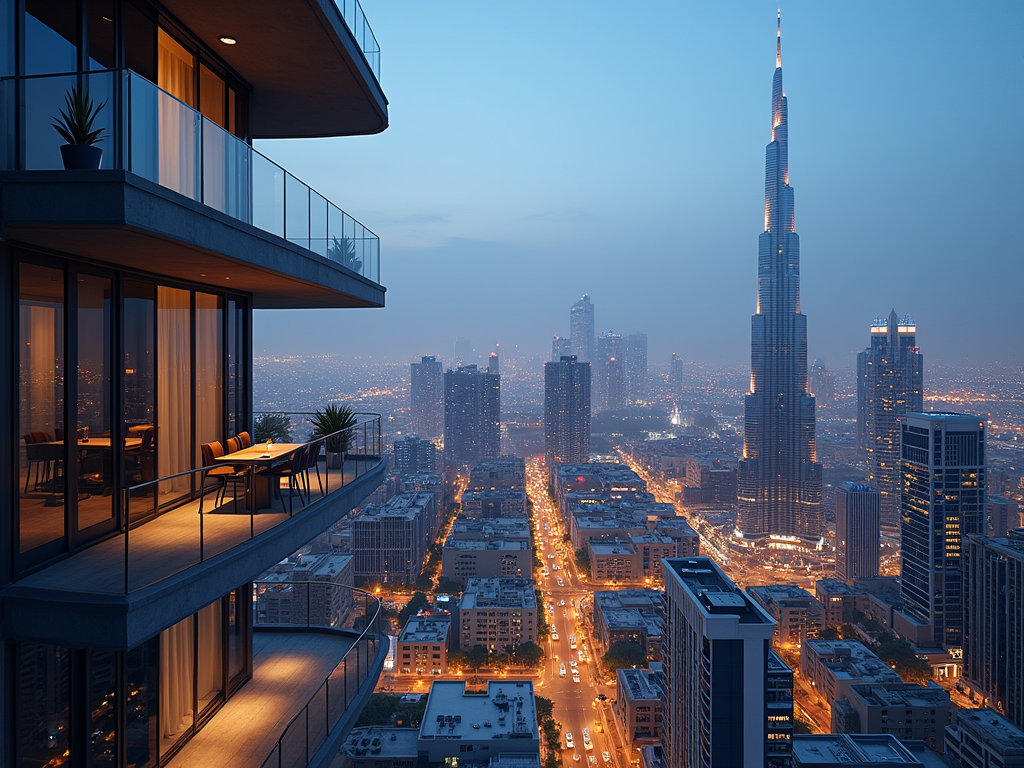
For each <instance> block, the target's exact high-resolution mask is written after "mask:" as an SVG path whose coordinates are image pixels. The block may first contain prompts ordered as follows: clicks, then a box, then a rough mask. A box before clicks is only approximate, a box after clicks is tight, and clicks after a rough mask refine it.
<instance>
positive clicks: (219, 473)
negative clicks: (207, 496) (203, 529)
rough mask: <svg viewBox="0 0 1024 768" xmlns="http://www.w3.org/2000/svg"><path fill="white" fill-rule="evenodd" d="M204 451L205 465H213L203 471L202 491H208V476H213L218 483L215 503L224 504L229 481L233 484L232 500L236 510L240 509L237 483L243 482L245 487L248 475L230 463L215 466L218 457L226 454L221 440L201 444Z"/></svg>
mask: <svg viewBox="0 0 1024 768" xmlns="http://www.w3.org/2000/svg"><path fill="white" fill-rule="evenodd" d="M201 448H202V451H203V466H204V467H213V469H208V470H206V471H205V472H204V473H203V484H202V488H201V489H200V493H206V481H207V479H208V478H211V477H212V478H213V479H214V480H216V481H217V483H218V494H217V498H216V499H215V500H214V503H215V504H218V505H219V504H222V503H223V502H224V497H225V496H226V495H227V489H228V483H231V484H232V486H233V487H232V491H231V496H232V499H231V500H232V502H233V503H234V507H235V511H236V512H237V511H238V490H237V484H238V483H239V482H241V483H242V486H243V488H244V487H245V483H246V480H247V477H248V475H247V474H246V473H244V472H239V471H238V470H237V469H236V468H235V467H233V466H232V465H230V464H223V465H218V466H214V465H215V464H217V457H218V456H223V455H224V446H223V445H221V444H220V442H219V441H218V442H213V443H203V445H202V446H201Z"/></svg>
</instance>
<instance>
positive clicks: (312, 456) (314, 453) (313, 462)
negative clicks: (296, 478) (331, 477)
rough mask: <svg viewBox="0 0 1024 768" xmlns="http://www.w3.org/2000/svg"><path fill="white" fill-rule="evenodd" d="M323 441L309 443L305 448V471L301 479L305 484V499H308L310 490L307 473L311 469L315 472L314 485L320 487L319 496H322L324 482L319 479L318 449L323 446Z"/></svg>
mask: <svg viewBox="0 0 1024 768" xmlns="http://www.w3.org/2000/svg"><path fill="white" fill-rule="evenodd" d="M323 444H324V443H323V441H322V440H318V441H316V442H314V443H310V444H309V445H308V446H306V451H307V455H306V469H305V471H304V472H303V473H302V477H303V479H304V480H305V483H306V498H307V499H308V498H309V497H310V494H311V492H312V489H311V488H310V479H309V471H310V470H311V469H315V470H316V484H317V485H319V486H320V495H321V496H323V495H324V481H323V480H322V479H321V477H320V449H321V447H322V446H323Z"/></svg>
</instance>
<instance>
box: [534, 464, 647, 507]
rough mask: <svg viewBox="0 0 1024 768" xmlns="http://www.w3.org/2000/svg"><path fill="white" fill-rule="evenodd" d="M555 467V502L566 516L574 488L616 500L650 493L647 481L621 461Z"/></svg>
mask: <svg viewBox="0 0 1024 768" xmlns="http://www.w3.org/2000/svg"><path fill="white" fill-rule="evenodd" d="M551 470H552V473H553V478H552V487H553V488H554V492H555V493H554V495H555V503H556V504H557V505H558V511H559V512H560V513H561V514H562V516H563V517H566V518H567V517H568V515H567V514H566V505H565V497H566V494H568V493H570V492H572V491H591V492H600V493H602V494H605V495H606V496H607V497H608V498H609V499H612V500H616V499H629V498H635V496H636V494H638V493H647V483H646V481H644V480H643V479H642V478H641V477H640V476H639V475H638V474H637V473H636V472H634V471H633V470H632V469H630V468H629V467H627V466H626V465H625V464H619V463H618V462H597V461H595V462H589V463H587V464H556V465H555V466H554V467H552V468H551Z"/></svg>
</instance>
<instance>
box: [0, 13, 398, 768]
mask: <svg viewBox="0 0 1024 768" xmlns="http://www.w3.org/2000/svg"><path fill="white" fill-rule="evenodd" d="M0 30H3V33H2V34H3V39H2V42H0V50H2V51H3V55H2V57H0V77H2V78H3V82H2V85H0V90H2V91H3V94H4V97H3V99H4V105H5V106H4V109H3V110H2V112H0V114H2V117H0V120H2V121H3V127H2V129H0V130H2V132H3V135H4V137H5V139H4V151H3V152H2V153H0V199H2V203H0V233H2V236H0V274H2V275H3V278H2V279H0V316H2V317H3V318H4V320H3V333H2V334H0V371H3V372H4V373H3V374H2V376H0V398H2V401H3V402H4V403H6V407H5V409H4V413H3V415H2V416H0V457H2V459H0V496H2V498H3V500H4V501H3V504H0V517H2V519H3V525H2V530H3V539H4V543H3V546H2V547H0V551H2V553H3V554H2V555H0V595H2V596H0V612H2V614H3V622H2V627H0V643H2V650H3V655H4V659H5V663H4V665H3V667H2V670H0V690H2V694H0V696H2V701H0V713H2V714H0V723H2V728H0V764H2V765H5V766H19V768H20V767H21V766H43V765H47V764H50V765H72V766H77V765H96V766H100V765H102V766H112V767H115V768H127V766H142V765H149V766H156V765H162V766H166V765H174V764H176V763H178V764H185V763H190V764H193V765H200V764H207V765H222V764H226V763H228V762H230V764H232V765H233V766H240V767H241V768H247V767H248V766H252V767H253V768H258V766H261V765H263V764H264V762H265V761H266V760H268V759H269V758H270V752H271V750H272V749H273V748H274V745H275V743H276V742H277V740H278V739H279V738H280V737H281V736H282V735H283V733H284V731H285V729H286V728H287V726H288V724H289V723H290V722H291V721H292V720H293V719H294V718H295V717H296V716H298V715H300V714H301V713H302V711H303V707H304V706H305V705H306V703H307V701H308V699H309V695H310V692H311V691H315V690H316V689H317V688H318V687H319V686H320V685H321V684H322V682H323V680H324V679H326V677H327V676H328V675H329V674H330V673H331V672H332V671H333V670H334V669H335V667H336V666H337V665H338V663H339V662H342V661H344V660H345V659H346V656H347V654H348V653H349V652H350V650H351V653H352V655H351V656H349V657H348V658H349V660H352V659H354V658H355V657H356V656H359V658H360V669H359V670H358V671H356V674H355V677H353V678H352V680H351V684H352V685H351V689H350V690H351V695H350V696H349V697H348V698H347V699H346V700H345V701H344V702H339V703H338V704H339V706H338V708H337V709H335V710H334V711H333V712H332V713H331V716H330V717H329V719H328V721H327V722H326V724H325V726H326V727H325V732H326V739H325V748H327V749H330V748H333V745H334V744H335V743H340V739H341V738H342V737H343V736H344V732H345V731H346V730H347V728H348V725H346V721H347V717H346V716H349V715H350V716H354V713H355V712H358V711H359V709H360V708H361V707H362V705H363V704H364V703H365V701H366V698H367V697H368V696H369V693H370V691H371V690H372V688H373V686H374V684H375V682H376V679H377V677H378V676H379V674H380V669H381V667H382V665H383V658H384V654H385V651H384V644H382V643H381V642H380V631H379V624H378V622H376V621H373V622H371V624H370V627H369V628H368V630H367V633H366V634H362V635H360V633H359V632H351V633H342V632H339V631H337V630H333V629H330V628H326V629H325V631H323V632H310V631H307V629H306V628H305V627H304V626H303V627H302V628H299V627H297V626H296V627H290V628H288V630H287V631H282V632H269V631H266V632H265V631H264V630H263V628H262V626H261V625H260V624H259V623H258V622H257V623H256V625H255V626H254V625H253V617H252V610H253V597H252V596H253V586H252V583H253V582H254V581H255V580H256V579H257V578H258V576H259V575H260V574H261V573H262V572H264V571H266V570H267V569H268V568H270V567H271V566H273V565H274V564H275V563H278V562H280V561H281V560H283V559H285V558H286V557H287V556H288V555H289V554H291V553H293V552H295V551H296V550H298V549H299V548H300V547H302V546H303V545H305V544H306V543H307V542H308V541H310V540H311V539H313V538H314V537H316V536H319V535H320V534H322V533H323V532H324V531H326V530H328V529H329V528H330V527H331V526H332V525H334V524H335V523H336V522H337V521H338V520H340V519H341V518H342V517H343V516H344V515H345V514H347V513H348V512H349V511H350V510H351V509H353V508H354V507H357V506H358V505H359V504H360V503H361V502H362V500H363V499H364V498H365V497H366V496H367V495H368V494H369V493H370V492H371V491H372V490H373V489H374V488H375V487H376V486H378V485H380V484H381V482H382V480H383V478H384V473H385V466H384V462H382V461H381V445H380V421H379V417H364V416H360V417H359V418H360V424H359V429H358V439H359V444H358V446H355V447H357V448H358V449H359V451H360V454H361V458H360V459H358V460H353V463H351V464H350V463H348V461H346V469H348V470H349V474H348V479H347V481H346V480H344V479H343V478H342V475H341V472H340V470H336V469H333V468H329V467H327V466H325V465H322V464H321V465H320V469H321V472H326V473H327V475H328V479H329V482H328V483H327V485H326V493H321V492H319V489H316V490H314V492H313V494H312V498H310V499H306V500H304V501H300V500H299V499H298V498H297V495H296V497H295V498H292V496H291V494H290V493H289V491H288V490H287V488H280V489H275V487H274V485H273V481H274V479H279V478H275V476H274V475H262V476H261V477H258V478H257V480H256V482H254V483H248V484H247V483H246V480H245V473H240V476H239V477H237V478H233V479H232V480H231V481H229V492H228V499H227V502H226V503H219V502H218V501H217V500H216V496H217V494H216V493H215V492H214V488H215V487H217V486H220V485H221V484H222V483H224V482H225V473H220V475H219V476H218V474H217V473H207V472H204V471H203V467H204V463H205V462H204V454H203V450H202V446H204V445H211V446H212V445H213V444H214V443H220V442H222V441H226V440H227V439H228V438H230V437H234V436H237V435H239V434H240V433H248V434H249V435H251V434H252V433H253V425H254V421H255V420H254V414H253V410H254V404H253V385H252V382H253V373H252V372H253V351H252V336H253V312H254V310H256V309H259V310H272V309H306V308H319V309H339V308H352V309H356V308H359V307H382V306H383V305H384V293H385V288H384V286H383V285H381V283H380V273H379V240H378V238H377V237H376V235H374V234H373V232H371V231H370V230H369V229H367V228H366V227H364V226H363V225H362V224H360V223H359V222H357V221H355V220H354V219H352V218H351V217H350V216H348V214H346V213H345V212H343V211H342V210H341V209H340V208H338V207H337V206H336V205H335V204H333V203H331V202H329V201H327V200H326V199H325V198H324V197H322V196H320V195H319V194H318V193H316V192H315V191H313V190H312V189H310V188H309V187H308V186H306V185H305V184H304V183H302V182H301V181H299V178H300V177H303V176H307V175H308V174H309V173H310V171H311V170H312V166H311V165H307V166H306V167H305V169H303V168H302V167H299V166H293V167H290V168H287V169H285V168H282V167H281V166H279V165H276V164H274V163H272V162H271V161H270V160H269V159H268V158H266V157H265V156H264V155H262V154H261V153H260V152H259V151H258V150H257V149H256V148H254V147H253V142H254V140H256V139H265V138H276V139H287V138H304V137H312V136H323V137H327V136H332V137H341V136H349V135H366V134H373V133H378V132H380V131H382V130H384V129H386V128H387V126H388V108H387V99H386V98H385V96H384V92H383V90H382V89H381V85H380V82H379V80H378V73H379V65H380V50H379V47H378V46H377V44H376V41H375V40H374V38H373V33H372V32H371V30H370V26H369V24H368V23H367V19H366V17H365V16H364V15H363V14H362V10H361V9H359V8H358V6H357V5H356V4H354V3H350V4H349V5H348V6H342V5H337V4H334V3H299V2H292V1H291V0H286V1H284V2H263V1H262V0H254V2H252V3H248V4H245V5H244V6H243V5H239V4H238V3H229V2H225V1H224V0H209V2H203V3H193V2H189V1H188V0H161V1H160V2H150V1H149V0H133V2H106V3H100V2H91V1H90V2H84V0H65V1H63V2H43V1H41V0H39V1H37V0H30V1H29V2H0ZM232 35H237V37H231V36H232ZM285 62H286V63H287V65H283V63H285ZM76 95H78V96H80V97H81V99H80V100H81V101H87V102H89V103H91V104H92V106H93V107H94V109H95V111H96V118H95V122H94V124H93V127H94V128H95V129H101V130H102V131H103V134H104V135H103V136H102V137H100V141H99V144H98V145H97V146H96V147H94V148H92V150H91V151H90V150H89V149H86V148H84V147H78V148H77V149H76V148H75V147H65V148H64V149H63V151H62V147H61V145H63V144H64V142H63V140H62V139H61V137H60V136H59V135H58V133H57V132H56V131H55V130H53V129H52V127H51V124H52V123H53V121H54V119H55V118H54V116H55V115H59V111H60V110H61V109H65V110H66V111H71V110H70V109H69V108H68V107H67V105H66V101H65V99H68V100H69V101H74V100H75V98H74V97H75V96H76ZM93 152H94V153H95V154H93V155H92V157H93V166H92V167H93V170H84V169H83V170H65V169H64V166H63V163H62V155H64V156H66V157H67V164H68V167H69V168H74V166H75V165H76V164H78V163H77V162H76V155H79V157H78V158H77V159H79V160H80V159H81V157H80V155H81V154H92V153H93ZM323 152H324V149H323V147H322V146H321V148H320V149H315V150H311V153H310V154H309V155H308V156H310V157H312V156H313V153H323ZM329 160H330V159H329V158H327V157H324V156H322V154H321V156H320V157H318V158H317V160H316V161H315V162H314V164H316V165H323V164H330V163H329ZM286 185H287V189H288V206H287V209H286V207H285V205H284V190H285V186H286ZM351 193H352V194H357V192H355V190H354V189H353V190H352V192H351ZM352 202H355V200H353V201H352ZM330 322H337V318H336V317H335V318H332V319H331V320H330ZM311 330H312V325H310V324H308V323H307V324H304V326H303V327H302V328H297V329H296V333H297V334H302V335H308V334H309V332H311ZM309 343H310V344H312V346H313V347H314V348H315V347H316V346H317V345H316V340H315V337H314V338H313V339H312V340H311V341H310V342H309ZM341 343H343V342H341ZM296 365H301V363H300V362H296ZM364 429H365V432H364ZM364 435H365V436H366V442H364ZM274 450H275V453H274V454H272V456H273V458H274V459H276V460H277V461H286V460H287V459H288V458H289V455H290V452H289V451H286V450H285V449H281V448H276V449H274ZM302 450H305V448H303V449H302ZM356 462H358V463H356ZM225 466H228V465H225ZM355 466H358V470H359V472H358V474H359V477H358V478H353V477H352V472H351V470H352V468H353V467H355ZM313 485H314V487H315V486H316V482H315V479H314V483H313ZM236 492H237V496H238V498H237V504H236V503H235V501H236V500H235V499H233V498H231V497H232V496H233V495H234V493H236ZM289 500H291V501H292V502H293V505H294V506H298V507H299V509H296V510H295V512H294V514H288V513H287V511H283V510H287V508H288V502H289ZM257 512H258V514H257ZM334 588H335V589H339V590H344V589H347V587H342V586H340V585H339V586H336V587H334ZM370 600H371V601H372V600H373V599H372V598H370ZM254 637H255V638H256V641H255V642H254ZM296 657H303V658H309V659H311V661H310V663H308V664H295V665H294V672H293V674H292V676H291V679H290V680H289V681H288V682H287V683H286V684H284V685H276V686H275V695H274V703H273V706H272V707H271V706H270V705H269V704H268V700H269V697H268V696H267V693H266V691H267V685H266V684H267V683H268V681H269V680H270V679H271V678H272V677H273V675H274V673H275V670H277V669H279V668H280V665H281V664H290V663H291V660H292V659H294V658H296ZM354 671H355V670H354ZM225 704H227V705H228V710H229V711H233V713H237V714H232V715H231V717H230V722H228V720H227V719H226V718H225V717H224V715H225V709H223V707H224V706H225ZM270 710H272V711H270ZM254 711H260V712H266V717H260V718H258V722H257V719H256V718H249V717H248V713H251V712H254ZM158 724H159V727H158ZM197 735H201V737H200V738H195V737H196V736H197ZM302 765H305V761H304V760H303V761H302Z"/></svg>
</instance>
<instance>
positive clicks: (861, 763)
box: [793, 733, 934, 768]
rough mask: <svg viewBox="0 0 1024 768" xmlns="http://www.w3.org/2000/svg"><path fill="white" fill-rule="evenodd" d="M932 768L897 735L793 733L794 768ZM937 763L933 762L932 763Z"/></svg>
mask: <svg viewBox="0 0 1024 768" xmlns="http://www.w3.org/2000/svg"><path fill="white" fill-rule="evenodd" d="M833 765H842V766H845V768H930V765H929V763H927V762H924V761H923V760H922V756H920V755H917V754H915V753H913V752H911V751H910V750H909V749H907V747H906V746H904V745H903V744H901V743H900V741H899V739H897V738H896V737H895V736H886V735H874V734H871V735H866V736H865V735H863V734H855V735H851V734H848V733H825V734H816V735H814V736H810V735H802V736H794V737H793V768H827V766H833ZM931 765H934V763H931Z"/></svg>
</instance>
